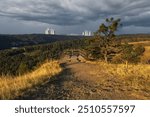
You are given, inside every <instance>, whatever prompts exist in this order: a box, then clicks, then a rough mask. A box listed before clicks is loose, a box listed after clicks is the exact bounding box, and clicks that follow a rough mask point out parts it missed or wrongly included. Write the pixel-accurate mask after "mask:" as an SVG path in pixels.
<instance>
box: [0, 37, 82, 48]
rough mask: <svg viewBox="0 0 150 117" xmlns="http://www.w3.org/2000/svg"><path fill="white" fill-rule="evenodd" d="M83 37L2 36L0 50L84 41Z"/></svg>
mask: <svg viewBox="0 0 150 117" xmlns="http://www.w3.org/2000/svg"><path fill="white" fill-rule="evenodd" d="M82 38H84V37H83V36H69V35H68V36H67V35H44V34H25V35H0V50H2V49H9V48H14V47H23V46H32V45H38V44H46V43H52V42H56V41H64V40H76V39H82Z"/></svg>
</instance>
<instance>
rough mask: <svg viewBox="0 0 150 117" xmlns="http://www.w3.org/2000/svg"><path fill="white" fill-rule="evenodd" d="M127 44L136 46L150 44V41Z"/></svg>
mask: <svg viewBox="0 0 150 117" xmlns="http://www.w3.org/2000/svg"><path fill="white" fill-rule="evenodd" d="M129 44H133V45H137V44H150V41H139V42H130V43H129Z"/></svg>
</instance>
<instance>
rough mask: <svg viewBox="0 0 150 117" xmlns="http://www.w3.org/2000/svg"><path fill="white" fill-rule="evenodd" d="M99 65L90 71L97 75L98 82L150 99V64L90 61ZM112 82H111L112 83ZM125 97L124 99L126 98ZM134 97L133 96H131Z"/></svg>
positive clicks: (136, 96)
mask: <svg viewBox="0 0 150 117" xmlns="http://www.w3.org/2000/svg"><path fill="white" fill-rule="evenodd" d="M90 63H91V64H95V66H98V67H97V69H96V70H95V71H92V72H90V73H91V74H93V75H97V76H98V77H99V79H98V80H97V82H99V83H101V84H103V85H104V86H106V87H109V86H112V88H113V89H114V90H115V91H118V90H122V91H123V92H124V93H125V94H126V93H128V92H130V96H131V97H132V96H133V97H134V98H133V99H149V93H150V66H149V65H143V64H137V65H135V64H129V65H128V68H127V67H126V65H125V64H108V63H105V62H90ZM110 83H111V84H110ZM125 98H126V97H124V98H123V99H125ZM129 99H132V98H129Z"/></svg>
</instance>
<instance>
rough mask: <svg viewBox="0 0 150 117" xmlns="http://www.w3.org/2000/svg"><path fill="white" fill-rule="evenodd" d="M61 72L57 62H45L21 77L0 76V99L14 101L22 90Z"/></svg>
mask: <svg viewBox="0 0 150 117" xmlns="http://www.w3.org/2000/svg"><path fill="white" fill-rule="evenodd" d="M61 70H62V69H61V67H60V66H59V63H58V62H57V61H47V62H45V63H44V64H43V65H41V66H40V67H39V68H37V69H36V70H34V71H33V72H31V73H27V74H25V75H23V76H17V77H11V76H1V77H0V99H14V98H15V97H17V96H18V95H21V93H22V91H23V90H26V89H28V88H31V87H33V86H34V85H38V84H41V83H42V82H44V81H45V80H47V79H49V78H50V77H52V76H54V75H56V74H58V73H60V72H61ZM39 93H40V92H39Z"/></svg>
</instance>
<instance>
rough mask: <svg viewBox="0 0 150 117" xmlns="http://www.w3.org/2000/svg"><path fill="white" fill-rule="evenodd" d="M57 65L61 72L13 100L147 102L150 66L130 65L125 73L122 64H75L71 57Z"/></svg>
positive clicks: (149, 94) (149, 88) (149, 95)
mask: <svg viewBox="0 0 150 117" xmlns="http://www.w3.org/2000/svg"><path fill="white" fill-rule="evenodd" d="M60 62H62V63H61V66H62V69H63V70H62V72H60V73H59V74H58V75H56V76H54V77H52V78H51V79H49V80H47V81H46V82H45V83H43V84H40V85H37V86H35V87H33V88H31V89H28V90H26V91H25V92H24V93H23V95H20V96H19V97H17V98H16V99H25V100H28V99H34V100H43V99H46V100H49V99H51V100H56V99H57V100H72V99H73V100H74V99H75V100H77V99H79V100H82V99H84V100H86V99H92V100H103V99H105V100H116V99H118V100H122V99H125V100H127V99H130V100H132V99H133V100H135V99H150V86H149V83H150V79H149V76H150V74H149V72H150V66H146V65H145V66H138V65H134V66H132V65H131V66H130V69H129V71H127V73H125V67H124V65H120V66H119V65H118V67H117V66H116V65H111V66H110V67H108V66H109V65H107V64H104V63H93V62H86V61H82V62H78V61H77V60H76V58H72V59H71V62H68V61H67V60H66V62H65V61H64V60H63V61H62V60H61V61H60ZM143 68H145V70H142V69H143ZM118 70H120V72H119V73H117V71H118ZM140 70H142V71H140ZM135 74H136V75H135Z"/></svg>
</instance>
